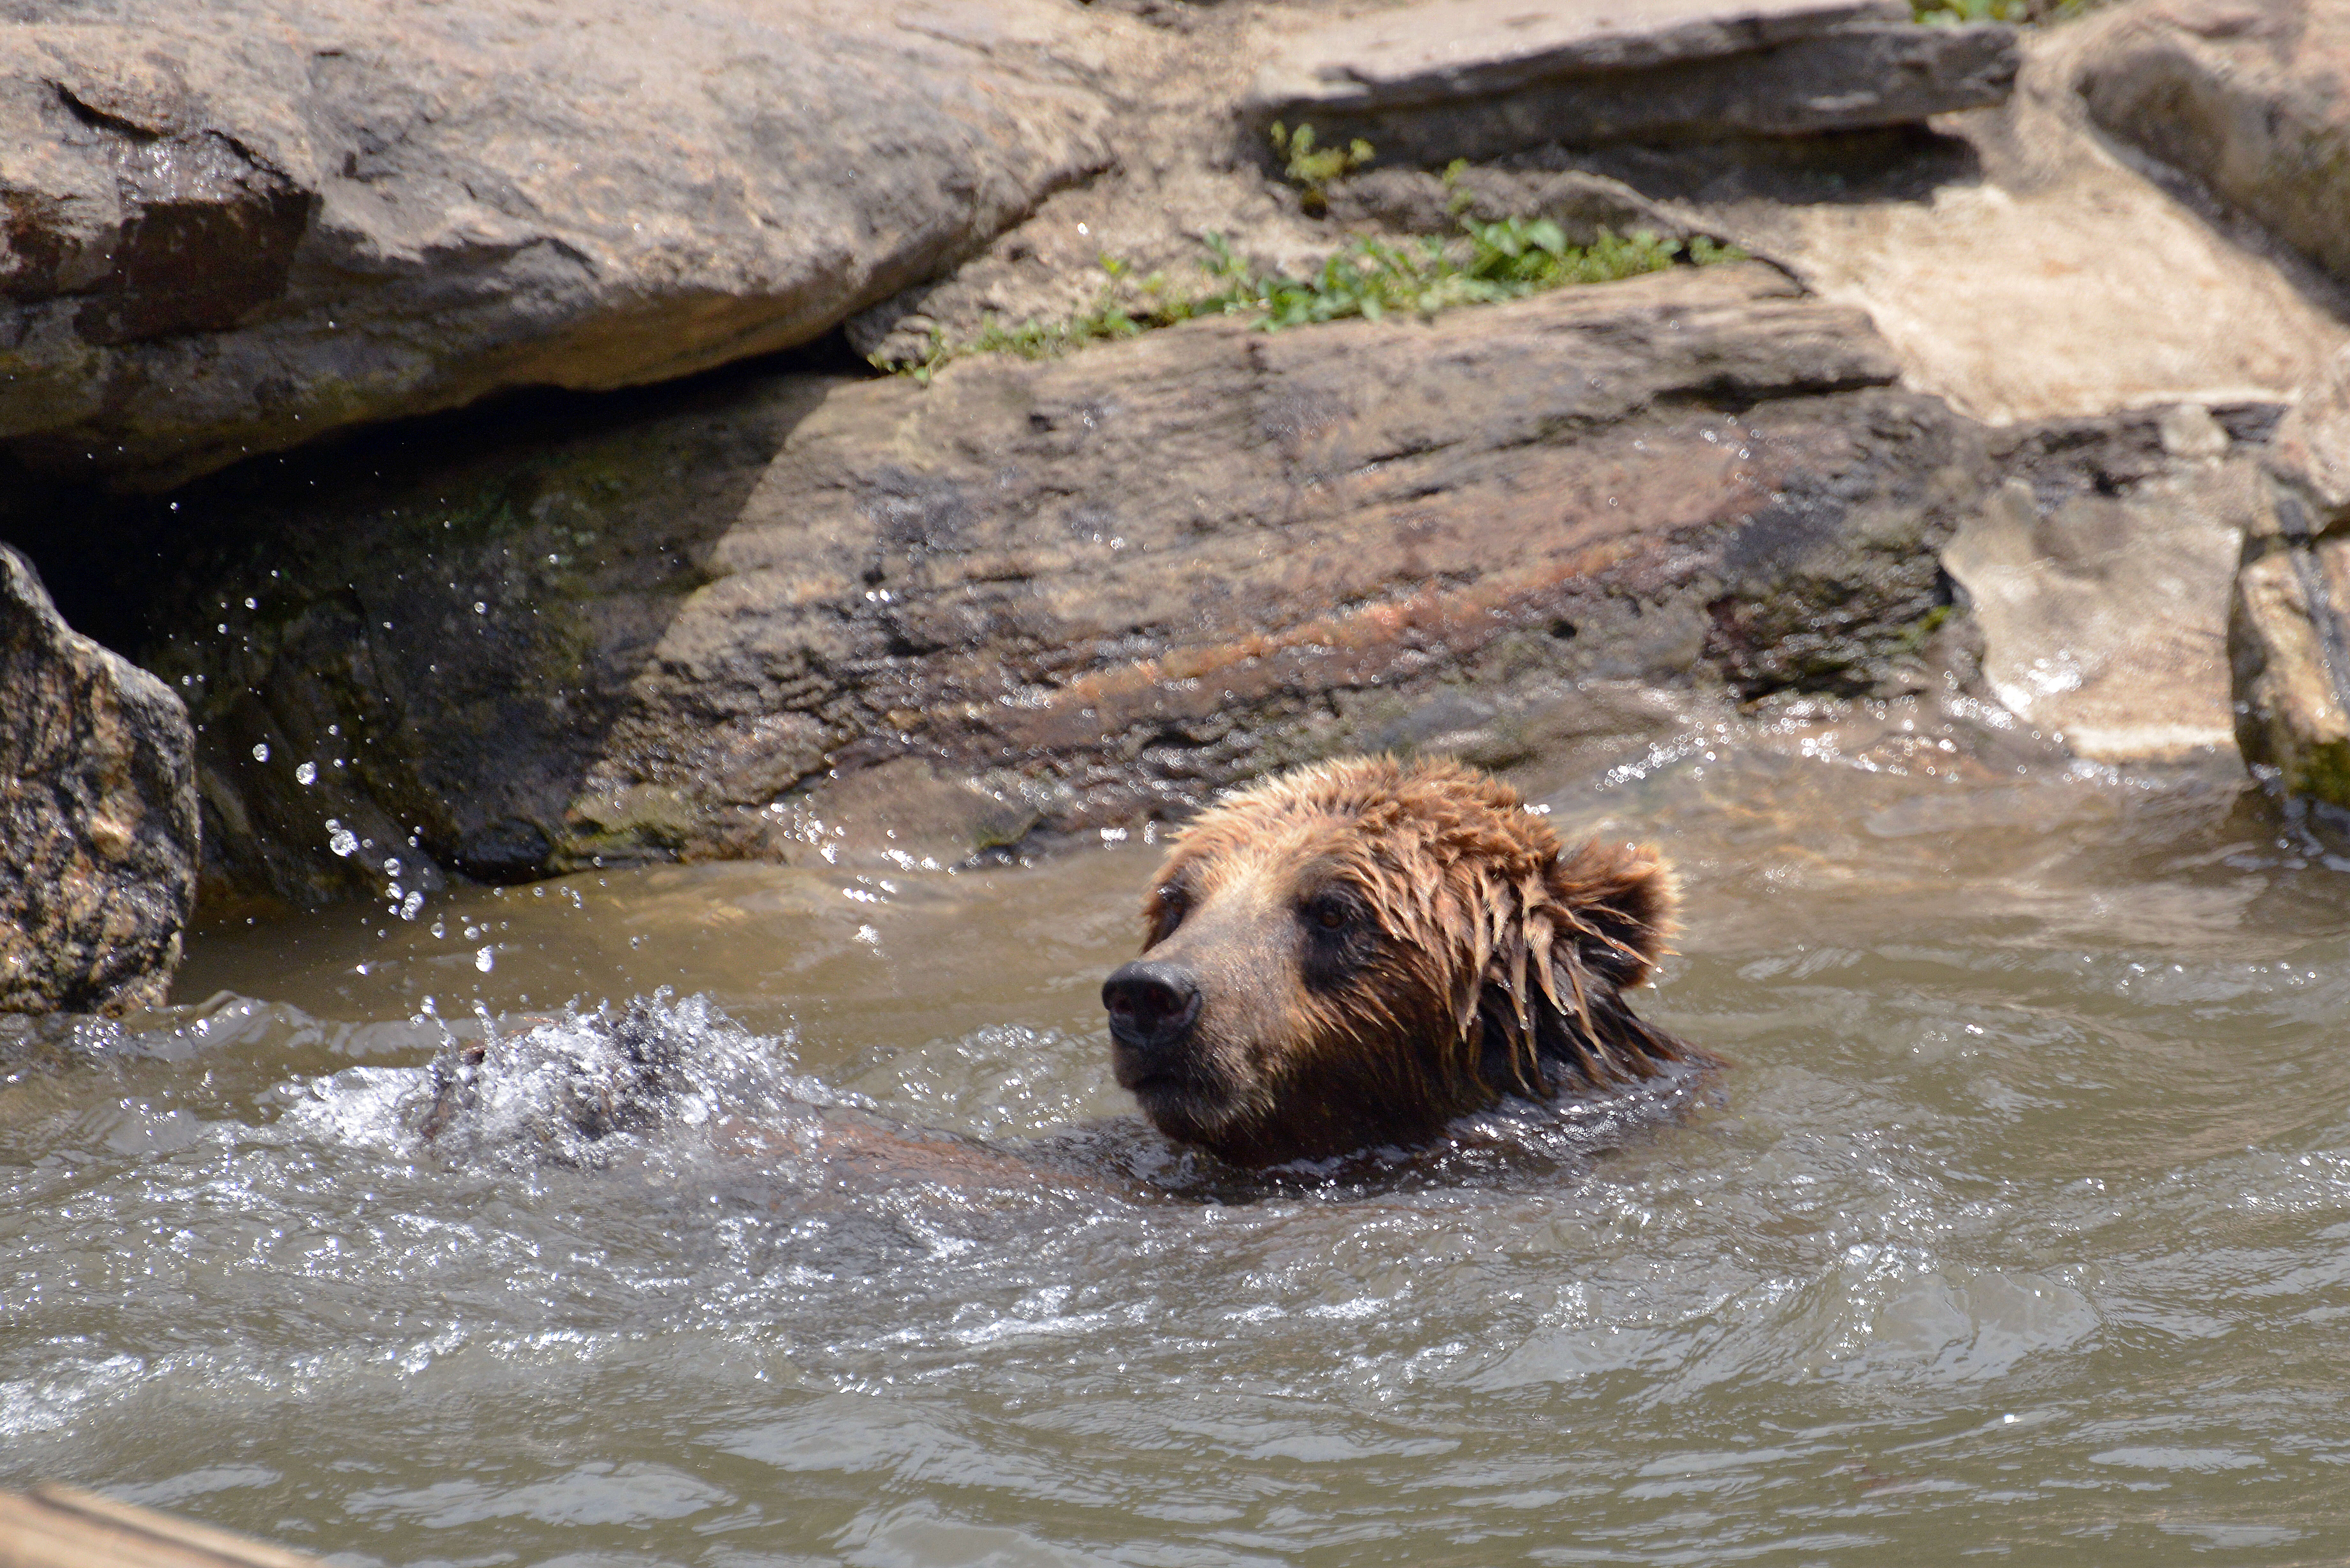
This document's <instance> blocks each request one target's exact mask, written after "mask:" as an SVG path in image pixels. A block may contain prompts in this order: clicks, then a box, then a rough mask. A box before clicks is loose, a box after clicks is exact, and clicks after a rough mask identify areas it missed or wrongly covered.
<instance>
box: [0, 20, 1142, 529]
mask: <svg viewBox="0 0 2350 1568" xmlns="http://www.w3.org/2000/svg"><path fill="white" fill-rule="evenodd" d="M1132 30H1133V25H1132V24H1129V23H1128V22H1126V21H1125V19H1123V18H1118V17H1112V16H1093V15H1091V14H1088V13H1083V12H1077V11H1075V10H1073V9H1071V8H1070V7H1067V6H1065V5H1056V4H1054V3H1053V0H919V3H913V4H906V5H893V6H889V7H875V6H869V5H854V4H849V3H847V0H724V3H712V0H703V3H695V0H687V3H684V4H678V5H663V6H661V7H660V12H659V16H658V22H657V24H654V23H652V22H651V21H650V19H649V17H648V15H647V13H646V12H645V10H644V8H643V7H641V6H637V5H622V4H619V3H617V0H562V3H560V4H557V3H555V0H480V3H469V4H466V5H433V4H429V3H427V0H395V3H393V4H390V5H361V4H357V3H353V0H184V3H182V4H176V5H152V4H142V3H140V0H54V3H43V4H39V5H34V4H29V3H27V0H16V4H0V445H5V447H6V448H7V449H8V450H10V451H12V452H15V453H16V455H17V457H18V458H19V459H20V460H22V461H24V462H27V463H29V464H31V465H33V466H34V467H36V468H39V469H44V470H47V471H48V472H54V473H60V474H64V475H67V476H69V477H73V478H85V477H88V478H100V479H104V480H106V481H108V482H109V483H116V484H119V485H127V486H132V487H142V488H158V487H161V486H163V485H165V484H168V483H173V482H176V481H179V480H182V479H185V478H186V477H188V476H190V475H192V474H196V473H201V472H205V471H207V470H211V469H214V468H218V467H220V466H222V465H224V464H225V463H229V462H234V461H235V460H237V459H238V458H239V457H241V456H244V455H245V454H248V453H253V452H270V451H274V450H278V449H282V448H285V447H289V446H293V445H295V444H297V443H300V442H303V441H309V440H312V439H314V438H315V437H317V436H318V435H321V434H323V433H325V432H327V431H332V430H334V429H336V428H338V427H340V426H344V425H348V424H351V423H355V422H359V421H375V420H383V419H388V418H391V417H395V416H399V415H406V414H416V413H421V412H426V411H429V410H437V409H446V408H452V407H455V406H458V405H461V404H463V403H467V402H471V401H473V400H477V399H479V398H481V397H483V396H484V395H485V394H487V393H491V392H494V391H498V390H500V389H506V388H512V387H525V386H556V387H574V388H612V387H624V386H629V385H631V384H636V383H641V382H648V381H655V380H661V379H669V378H673V377H677V376H681V375H685V374H687V373H690V372H692V371H695V370H700V369H705V368H707V367H710V366H712V365H716V364H721V363H724V362H726V361H728V360H732V359H735V358H742V357H743V356H746V355H754V354H758V353H762V352H765V351H768V350H772V349H775V348H785V347H787V346H789V345H792V344H795V343H801V342H805V341H806V340H808V339H810V338H812V337H816V336H817V335H818V334H820V333H823V332H824V331H826V330H827V329H828V328H829V327H833V326H834V325H835V324H837V322H838V321H840V320H841V318H842V317H846V316H847V315H849V314H850V313H851V312H853V311H856V310H858V309H860V308H862V307H863V306H868V305H871V304H873V303H875V302H876V301H879V300H881V299H885V298H887V297H888V296H890V295H893V294H895V293H897V292H898V291H899V290H901V289H903V288H905V287H907V286H909V285H911V284H915V283H919V282H920V281H922V280H923V279H925V278H927V277H930V276H931V275H934V274H936V273H938V272H940V271H941V270H942V269H944V268H946V267H948V266H950V265H952V264H953V263H955V262H956V261H959V260H961V259H962V257H964V256H966V255H968V254H971V253H972V251H974V250H976V249H977V248H978V247H979V246H980V245H982V244H984V243H985V242H986V241H987V240H988V239H989V238H990V237H992V236H993V235H994V234H997V233H998V232H999V231H1001V230H1003V229H1004V228H1006V227H1008V226H1010V225H1011V224H1013V223H1016V222H1018V221H1019V220H1020V219H1022V218H1024V217H1025V216H1026V215H1027V214H1028V213H1030V212H1031V211H1033V210H1034V208H1035V205H1036V203H1037V202H1039V201H1040V200H1042V199H1043V198H1044V197H1045V195H1046V194H1048V193H1049V192H1053V191H1055V190H1057V189H1059V188H1061V187H1064V186H1066V185H1069V184H1071V183H1073V182H1077V181H1080V180H1083V179H1085V178H1087V176H1089V175H1090V174H1092V173H1094V172H1095V171H1099V170H1101V169H1103V168H1104V167H1106V166H1107V164H1108V163H1109V162H1110V161H1111V152H1110V150H1109V147H1108V143H1107V133H1108V120H1109V111H1108V109H1107V108H1106V106H1105V105H1104V103H1103V102H1102V100H1101V99H1100V97H1099V96H1098V94H1097V91H1096V90H1095V86H1096V84H1097V82H1098V81H1099V80H1100V78H1102V76H1103V74H1104V73H1105V72H1106V71H1107V70H1108V69H1109V67H1110V66H1111V65H1112V64H1113V63H1114V62H1115V61H1116V59H1117V58H1118V54H1119V50H1120V49H1121V48H1122V47H1126V45H1125V42H1124V40H1125V39H1126V37H1127V35H1128V33H1130V32H1131V31H1132Z"/></svg>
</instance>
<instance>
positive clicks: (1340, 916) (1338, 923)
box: [1305, 893, 1355, 931]
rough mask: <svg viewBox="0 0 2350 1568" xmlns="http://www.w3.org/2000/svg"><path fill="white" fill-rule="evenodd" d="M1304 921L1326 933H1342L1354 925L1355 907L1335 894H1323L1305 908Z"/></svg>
mask: <svg viewBox="0 0 2350 1568" xmlns="http://www.w3.org/2000/svg"><path fill="white" fill-rule="evenodd" d="M1305 919H1306V920H1307V921H1308V922H1309V923H1310V924H1312V925H1314V926H1315V927H1318V928H1319V929H1323V930H1326V931H1343V930H1345V929H1347V927H1348V926H1351V925H1353V924H1354V923H1355V906H1354V905H1353V904H1352V903H1351V902H1349V901H1348V900H1347V899H1346V898H1342V897H1340V896H1338V895H1337V894H1335V893H1325V894H1323V895H1322V896H1321V897H1319V898H1315V899H1312V900H1311V901H1309V902H1308V903H1307V904H1306V906H1305Z"/></svg>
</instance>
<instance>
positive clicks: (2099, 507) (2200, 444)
mask: <svg viewBox="0 0 2350 1568" xmlns="http://www.w3.org/2000/svg"><path fill="white" fill-rule="evenodd" d="M2230 411H2231V412H2234V410H2230ZM2244 422H2245V423H2246V424H2247V425H2248V426H2250V427H2251V428H2253V429H2255V430H2256V429H2257V427H2258V421H2257V420H2247V421H2244ZM2261 433H2265V432H2261ZM2250 450H2251V449H2249V448H2247V447H2245V446H2243V445H2242V444H2241V443H2239V442H2238V441H2235V440H2234V439H2233V437H2232V436H2231V435H2230V432H2229V431H2228V430H2227V429H2226V428H2225V427H2224V426H2222V425H2221V424H2220V421H2217V420H2215V419H2213V418H2212V416H2211V414H2210V411H2209V410H2206V409H2204V408H2202V407H2201V406H2199V405H2198V404H2191V403H2190V404H2183V405H2179V406H2178V407H2175V408H2171V409H2168V410H2160V411H2155V410H2145V411H2139V412H2134V413H2129V414H2122V415H2116V416H2113V417H2111V418H2108V419H2104V420H2084V421H2053V422H2051V423H2048V424H2044V425H2039V426H2033V427H2028V428H2026V429H2023V430H2021V431H2011V432H2006V433H2004V434H2003V435H2002V437H2001V438H2000V439H1998V440H1997V441H1994V442H1993V444H1992V452H1991V455H1992V459H1993V461H1994V462H1996V463H1997V464H1998V465H1999V468H2000V471H2001V472H2002V473H2005V474H2008V475H2010V476H2011V477H2009V478H2008V479H2007V480H2006V481H2005V482H2004V483H2002V485H2001V486H2000V488H1999V489H1998V491H1997V492H1995V493H1993V494H1992V495H1991V497H1990V499H1989V502H1988V504H1986V505H1985V506H1984V508H1983V509H1982V511H1981V512H1980V513H1979V514H1976V515H1974V516H1972V517H1970V518H1969V519H1968V520H1967V523H1966V524H1965V525H1964V526H1963V527H1961V528H1960V530H1959V532H1958V534H1957V535H1955V536H1953V537H1952V539H1951V540H1950V545H1949V546H1948V547H1947V548H1946V549H1944V551H1943V552H1942V563H1943V565H1944V566H1946V567H1948V568H1949V570H1950V575H1951V576H1952V577H1954V578H1956V579H1957V581H1958V582H1959V584H1960V586H1961V587H1963V588H1964V589H1965V590H1966V595H1967V603H1968V607H1969V608H1970V610H1971V611H1972V613H1973V616H1974V618H1975V621H1976V623H1977V625H1978V627H1979V628H1980V631H1981V638H1982V643H1983V651H1982V671H1983V677H1984V680H1986V682H1987V683H1988V684H1989V685H1990V687H1991V691H1992V692H1993V694H1995V695H1996V696H1997V697H1998V698H1999V700H2000V701H2002V703H2003V704H2005V705H2006V706H2007V707H2008V708H2009V709H2010V710H2012V711H2013V712H2015V713H2016V714H2017V715H2019V716H2020V717H2022V718H2023V719H2024V720H2026V721H2028V722H2030V723H2031V724H2033V726H2034V727H2035V728H2037V729H2039V730H2041V731H2043V732H2044V733H2046V734H2048V735H2049V736H2050V737H2051V738H2052V739H2054V740H2057V741H2060V742H2063V743H2064V745H2066V746H2067V747H2069V748H2070V749H2071V750H2073V751H2074V752H2075V753H2078V754H2080V755H2082V756H2086V757H2093V758H2096V759H2098V760H2101V761H2106V762H2147V761H2180V760H2185V759H2187V758H2189V757H2191V756H2193V755H2195V754H2196V753H2203V752H2210V753H2226V752H2228V751H2230V750H2231V749H2232V748H2233V747H2234V744H2235V730H2236V722H2235V714H2234V711H2233V708H2232V702H2233V695H2232V693H2231V691H2230V685H2229V673H2228V668H2229V667H2228V652H2227V647H2228V643H2227V639H2228V620H2229V607H2230V597H2231V594H2232V592H2233V588H2234V585H2235V580H2236V566H2237V561H2238V557H2239V556H2240V555H2241V550H2242V545H2243V540H2244V536H2245V535H2246V534H2247V532H2249V531H2251V530H2252V529H2254V528H2256V527H2257V526H2259V520H2260V518H2261V517H2262V516H2263V515H2265V513H2266V506H2265V504H2264V500H2263V495H2262V482H2261V470H2260V465H2259V463H2258V462H2257V461H2256V459H2255V458H2253V457H2252V456H2251V455H2248V452H2249V451H2250Z"/></svg>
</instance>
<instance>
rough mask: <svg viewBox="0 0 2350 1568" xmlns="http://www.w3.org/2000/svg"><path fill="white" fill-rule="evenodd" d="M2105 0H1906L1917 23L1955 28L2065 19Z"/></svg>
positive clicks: (2069, 18)
mask: <svg viewBox="0 0 2350 1568" xmlns="http://www.w3.org/2000/svg"><path fill="white" fill-rule="evenodd" d="M2105 3H2106V0H1909V10H1910V15H1912V16H1916V17H1917V18H1918V20H1919V21H1920V22H1926V23H1929V24H1932V25H1934V26H1944V27H1956V26H1963V25H1965V24H1967V23H1969V22H2014V23H2018V24H2024V23H2032V22H2069V21H2071V20H2072V19H2073V18H2074V17H2075V16H2080V15H2082V14H2083V13H2085V12H2087V11H2093V10H2095V8H2096V7H2097V6H2099V5H2104V4H2105Z"/></svg>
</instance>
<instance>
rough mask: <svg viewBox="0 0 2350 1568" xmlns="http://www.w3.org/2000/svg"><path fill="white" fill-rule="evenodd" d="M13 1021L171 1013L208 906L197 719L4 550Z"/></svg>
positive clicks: (1, 854) (6, 880)
mask: <svg viewBox="0 0 2350 1568" xmlns="http://www.w3.org/2000/svg"><path fill="white" fill-rule="evenodd" d="M0 697H5V701H0V1012H130V1011H132V1010H134V1009H136V1008H140V1007H145V1006H151V1005H154V1004H156V1003H159V1002H161V1001H162V1000H163V995H164V992H165V990H166V988H167V987H168V986H169V984H170V982H171V977H172V967H173V966H174V965H176V964H177V963H178V962H179V961H180V938H181V933H182V931H183V930H184V929H186V927H187V923H188V917H189V915H190V913H191V911H192V909H193V907H194V904H195V897H196V862H197V813H196V794H195V769H194V764H193V760H192V751H193V747H194V741H195V737H194V735H193V733H192V732H191V731H190V729H189V726H188V714H187V710H186V709H185V708H184V707H182V705H181V702H180V700H179V698H178V697H176V696H174V695H173V694H172V691H171V689H170V688H169V687H167V686H165V685H164V684H163V683H162V682H161V680H157V679H156V678H155V677H154V676H152V675H150V674H148V673H147V672H146V671H145V670H140V669H138V668H137V667H136V666H134V665H132V664H130V662H129V661H128V660H125V659H121V658H119V657H117V656H116V655H115V654H113V653H110V652H109V651H108V650H107V649H103V648H100V647H99V645H98V644H97V643H95V642H92V641H91V640H90V639H88V638H86V637H83V636H80V635H79V634H78V633H77V632H75V631H74V630H72V629H71V628H68V626H67V625H66V623H65V622H64V620H62V619H61V618H59V617H58V615H57V608H56V607H55V606H53V605H52V604H51V603H50V602H49V596H48V594H47V592H46V591H44V590H43V588H42V587H41V582H40V579H39V577H37V576H35V575H34V572H33V569H32V567H31V566H29V565H27V564H26V560H25V558H24V557H23V556H19V555H18V554H16V551H14V550H12V549H10V548H8V547H7V546H6V545H0Z"/></svg>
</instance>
